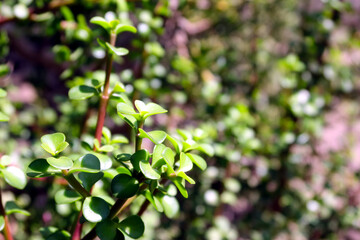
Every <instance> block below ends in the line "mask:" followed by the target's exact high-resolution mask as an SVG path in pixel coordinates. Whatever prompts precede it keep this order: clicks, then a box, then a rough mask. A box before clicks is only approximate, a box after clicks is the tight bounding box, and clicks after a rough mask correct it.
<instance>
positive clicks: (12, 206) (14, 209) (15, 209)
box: [5, 201, 30, 216]
mask: <svg viewBox="0 0 360 240" xmlns="http://www.w3.org/2000/svg"><path fill="white" fill-rule="evenodd" d="M5 212H6V214H7V215H10V214H13V213H20V214H22V215H25V216H30V213H29V212H28V211H26V210H24V209H22V208H21V207H19V206H18V205H17V204H16V203H15V202H14V201H7V202H6V203H5Z"/></svg>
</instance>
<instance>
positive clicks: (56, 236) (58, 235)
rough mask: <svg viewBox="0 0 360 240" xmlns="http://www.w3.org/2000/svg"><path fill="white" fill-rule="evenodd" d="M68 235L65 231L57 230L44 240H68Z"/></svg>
mask: <svg viewBox="0 0 360 240" xmlns="http://www.w3.org/2000/svg"><path fill="white" fill-rule="evenodd" d="M70 237H71V235H70V233H69V232H67V231H65V230H58V231H56V232H55V233H53V234H51V235H49V236H48V237H46V240H70Z"/></svg>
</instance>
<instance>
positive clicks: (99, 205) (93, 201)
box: [82, 197, 110, 222]
mask: <svg viewBox="0 0 360 240" xmlns="http://www.w3.org/2000/svg"><path fill="white" fill-rule="evenodd" d="M82 210H83V214H84V217H85V219H86V220H88V221H89V222H101V221H102V220H104V219H105V218H106V217H107V216H108V215H109V212H110V208H109V204H108V203H107V202H106V201H105V200H104V199H102V198H99V197H87V198H85V201H84V203H83V209H82Z"/></svg>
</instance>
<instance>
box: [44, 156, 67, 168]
mask: <svg viewBox="0 0 360 240" xmlns="http://www.w3.org/2000/svg"><path fill="white" fill-rule="evenodd" d="M46 161H47V162H48V163H49V164H50V165H51V166H53V167H54V168H58V169H69V168H71V167H72V166H73V161H72V160H71V159H70V158H68V157H59V158H54V157H49V158H47V159H46Z"/></svg>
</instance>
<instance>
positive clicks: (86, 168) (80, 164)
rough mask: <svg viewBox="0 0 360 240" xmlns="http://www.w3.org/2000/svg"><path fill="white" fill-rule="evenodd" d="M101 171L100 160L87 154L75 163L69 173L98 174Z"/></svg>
mask: <svg viewBox="0 0 360 240" xmlns="http://www.w3.org/2000/svg"><path fill="white" fill-rule="evenodd" d="M99 171H100V160H99V158H98V157H97V156H95V155H94V154H86V155H84V156H82V157H81V158H79V160H78V161H75V163H74V165H73V167H72V168H71V169H70V170H69V173H73V172H88V173H97V172H99Z"/></svg>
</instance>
